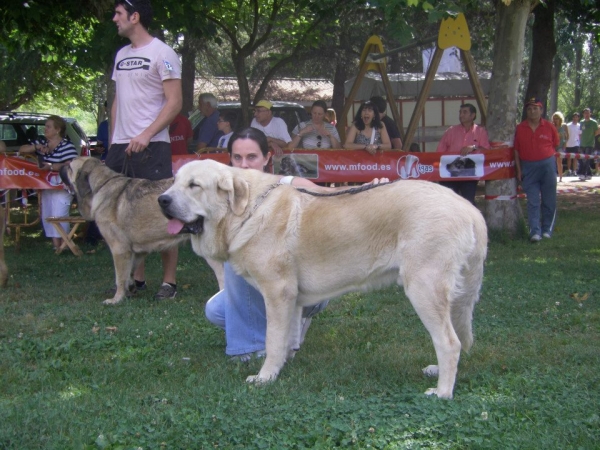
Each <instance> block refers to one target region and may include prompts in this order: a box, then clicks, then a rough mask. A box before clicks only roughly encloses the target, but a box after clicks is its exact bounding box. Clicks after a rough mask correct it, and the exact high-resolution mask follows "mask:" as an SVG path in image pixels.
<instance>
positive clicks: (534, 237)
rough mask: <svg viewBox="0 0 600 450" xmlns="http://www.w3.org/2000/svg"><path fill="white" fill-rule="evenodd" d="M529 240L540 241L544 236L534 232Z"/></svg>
mask: <svg viewBox="0 0 600 450" xmlns="http://www.w3.org/2000/svg"><path fill="white" fill-rule="evenodd" d="M529 240H530V241H531V242H540V241H541V240H542V237H541V236H540V235H539V234H534V235H533V236H531V237H530V238H529Z"/></svg>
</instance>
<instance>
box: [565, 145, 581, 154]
mask: <svg viewBox="0 0 600 450" xmlns="http://www.w3.org/2000/svg"><path fill="white" fill-rule="evenodd" d="M565 150H566V151H567V153H579V146H576V147H567V148H566V149H565Z"/></svg>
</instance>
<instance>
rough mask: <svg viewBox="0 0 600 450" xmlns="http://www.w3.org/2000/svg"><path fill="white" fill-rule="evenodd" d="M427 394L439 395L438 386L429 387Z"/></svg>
mask: <svg viewBox="0 0 600 450" xmlns="http://www.w3.org/2000/svg"><path fill="white" fill-rule="evenodd" d="M425 395H437V388H429V389H427V390H426V391H425Z"/></svg>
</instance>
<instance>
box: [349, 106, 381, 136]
mask: <svg viewBox="0 0 600 450" xmlns="http://www.w3.org/2000/svg"><path fill="white" fill-rule="evenodd" d="M363 109H370V110H372V111H373V112H374V113H375V114H373V120H372V121H371V124H372V126H373V128H377V129H381V128H383V125H382V124H381V120H380V119H379V110H378V109H377V106H375V104H374V103H373V102H371V101H366V102H363V104H362V105H360V108H358V112H357V113H356V116H354V125H355V126H356V128H358V129H359V130H361V131H362V130H364V129H365V123H364V122H363V120H362V112H363Z"/></svg>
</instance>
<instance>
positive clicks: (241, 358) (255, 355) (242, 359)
mask: <svg viewBox="0 0 600 450" xmlns="http://www.w3.org/2000/svg"><path fill="white" fill-rule="evenodd" d="M265 356H267V352H266V351H265V350H258V351H256V352H252V353H244V354H243V355H235V356H232V357H231V358H229V361H230V362H233V363H247V362H250V361H251V360H252V359H261V358H264V357H265Z"/></svg>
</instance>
